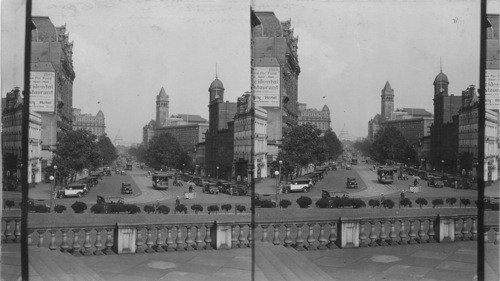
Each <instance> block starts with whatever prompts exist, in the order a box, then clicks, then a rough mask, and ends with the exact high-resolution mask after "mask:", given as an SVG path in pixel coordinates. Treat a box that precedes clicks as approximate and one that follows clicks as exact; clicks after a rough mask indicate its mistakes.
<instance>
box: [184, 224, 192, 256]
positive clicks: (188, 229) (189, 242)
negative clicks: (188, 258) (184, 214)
mask: <svg viewBox="0 0 500 281" xmlns="http://www.w3.org/2000/svg"><path fill="white" fill-rule="evenodd" d="M192 227H193V226H191V225H187V226H186V241H185V242H186V250H187V251H192V250H194V240H193V238H192V237H191V228H192Z"/></svg>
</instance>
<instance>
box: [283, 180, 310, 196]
mask: <svg viewBox="0 0 500 281" xmlns="http://www.w3.org/2000/svg"><path fill="white" fill-rule="evenodd" d="M312 187H313V181H312V179H310V178H298V179H294V180H292V182H291V183H290V185H286V186H285V188H284V189H285V190H284V191H285V193H289V192H295V191H299V192H308V191H309V190H311V188H312Z"/></svg>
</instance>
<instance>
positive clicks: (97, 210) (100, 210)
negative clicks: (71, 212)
mask: <svg viewBox="0 0 500 281" xmlns="http://www.w3.org/2000/svg"><path fill="white" fill-rule="evenodd" d="M90 211H91V212H92V213H94V214H104V213H106V210H105V209H104V205H102V204H95V205H93V206H92V207H90Z"/></svg>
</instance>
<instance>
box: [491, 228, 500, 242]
mask: <svg viewBox="0 0 500 281" xmlns="http://www.w3.org/2000/svg"><path fill="white" fill-rule="evenodd" d="M493 230H495V241H494V242H493V244H495V245H498V243H500V242H498V241H499V240H500V232H498V226H497V227H494V228H493Z"/></svg>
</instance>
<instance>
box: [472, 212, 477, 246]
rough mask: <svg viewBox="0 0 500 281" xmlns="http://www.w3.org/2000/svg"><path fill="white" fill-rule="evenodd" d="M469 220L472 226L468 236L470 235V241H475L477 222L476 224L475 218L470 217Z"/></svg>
mask: <svg viewBox="0 0 500 281" xmlns="http://www.w3.org/2000/svg"><path fill="white" fill-rule="evenodd" d="M471 220H472V226H471V228H470V234H471V237H470V240H472V241H477V222H476V220H477V219H476V218H475V217H472V218H471Z"/></svg>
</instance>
